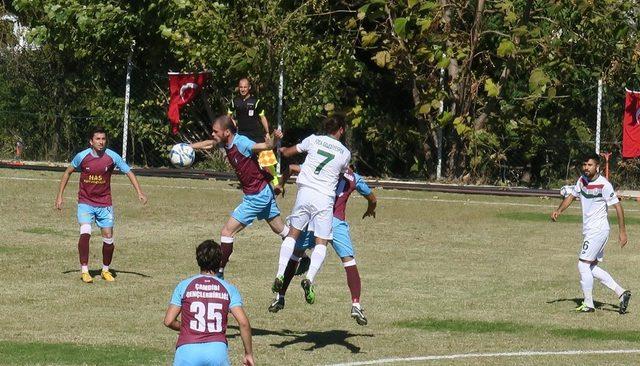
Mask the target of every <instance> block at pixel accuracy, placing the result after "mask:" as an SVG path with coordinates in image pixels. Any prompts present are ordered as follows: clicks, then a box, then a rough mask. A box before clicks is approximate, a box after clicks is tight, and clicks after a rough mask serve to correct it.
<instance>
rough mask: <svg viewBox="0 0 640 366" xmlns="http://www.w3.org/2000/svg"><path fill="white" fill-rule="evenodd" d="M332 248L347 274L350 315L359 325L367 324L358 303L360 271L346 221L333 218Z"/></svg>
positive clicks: (360, 283) (360, 288)
mask: <svg viewBox="0 0 640 366" xmlns="http://www.w3.org/2000/svg"><path fill="white" fill-rule="evenodd" d="M331 244H332V246H333V249H334V250H335V251H336V254H337V255H338V257H340V260H341V261H342V266H343V267H344V270H345V274H346V276H347V286H349V292H350V293H351V317H352V318H354V319H355V320H356V323H358V324H360V325H367V323H368V321H367V317H366V316H365V315H364V310H363V308H362V306H361V305H360V293H361V290H362V282H361V281H360V272H359V271H358V266H357V264H356V259H355V249H354V247H353V243H352V242H351V234H350V229H349V224H348V223H347V222H346V221H343V220H340V219H338V218H336V217H334V218H333V241H332V242H331Z"/></svg>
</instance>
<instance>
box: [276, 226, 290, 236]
mask: <svg viewBox="0 0 640 366" xmlns="http://www.w3.org/2000/svg"><path fill="white" fill-rule="evenodd" d="M278 235H280V237H281V238H282V239H284V238H286V237H287V235H289V227H288V226H287V225H285V226H284V229H282V231H281V232H279V233H278Z"/></svg>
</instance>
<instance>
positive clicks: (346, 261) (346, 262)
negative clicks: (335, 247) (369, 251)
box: [342, 257, 356, 267]
mask: <svg viewBox="0 0 640 366" xmlns="http://www.w3.org/2000/svg"><path fill="white" fill-rule="evenodd" d="M355 265H356V259H355V258H353V257H344V258H342V266H343V267H353V266H355Z"/></svg>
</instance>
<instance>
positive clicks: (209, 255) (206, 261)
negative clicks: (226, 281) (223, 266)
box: [196, 239, 222, 272]
mask: <svg viewBox="0 0 640 366" xmlns="http://www.w3.org/2000/svg"><path fill="white" fill-rule="evenodd" d="M221 258H222V250H221V249H220V244H218V243H216V242H215V241H214V240H212V239H209V240H205V241H203V242H202V243H200V245H198V247H197V248H196V260H197V261H198V266H200V270H201V271H210V272H216V271H218V268H220V259H221Z"/></svg>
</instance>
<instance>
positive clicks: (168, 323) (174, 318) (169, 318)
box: [164, 304, 181, 332]
mask: <svg viewBox="0 0 640 366" xmlns="http://www.w3.org/2000/svg"><path fill="white" fill-rule="evenodd" d="M180 310H181V309H180V307H179V306H176V305H173V304H169V307H168V308H167V312H166V313H165V314H164V326H165V327H167V328H170V329H173V330H176V331H178V332H179V331H180V321H179V320H178V315H180Z"/></svg>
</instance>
